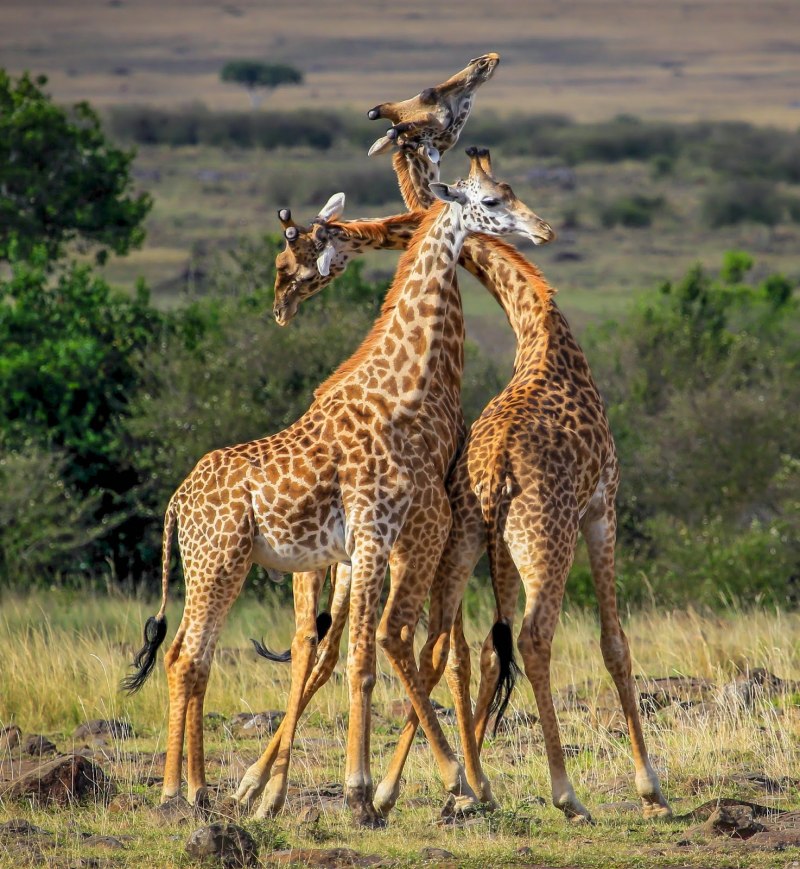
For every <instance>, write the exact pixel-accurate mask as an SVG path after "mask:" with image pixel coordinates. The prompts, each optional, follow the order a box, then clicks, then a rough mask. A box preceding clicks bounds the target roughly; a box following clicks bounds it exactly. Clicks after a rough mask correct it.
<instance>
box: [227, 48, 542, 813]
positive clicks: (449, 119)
mask: <svg viewBox="0 0 800 869" xmlns="http://www.w3.org/2000/svg"><path fill="white" fill-rule="evenodd" d="M498 62H499V57H498V55H496V54H487V55H483V56H481V57H479V58H476V59H474V60H472V61H470V63H469V64H468V65H467V67H466V68H465V69H463V70H461V72H459V73H456V75H454V76H452V77H451V78H450V79H448V80H447V81H446V82H444V83H443V84H441V85H438V86H437V87H435V88H428V89H427V90H426V91H424V92H423V94H421V95H420V96H419V97H416V98H414V99H413V100H408V101H406V103H405V104H403V105H405V106H406V109H407V110H409V109H410V108H411V107H413V106H416V105H417V104H424V106H425V116H426V118H428V117H429V116H430V114H431V112H433V113H434V114H435V116H436V118H437V120H436V121H435V123H434V124H433V128H432V129H428V128H427V127H423V126H421V125H419V124H415V125H413V126H415V127H419V129H420V135H419V136H418V137H417V139H416V140H415V141H414V145H413V147H411V146H410V145H409V146H403V147H402V148H399V150H398V154H397V156H396V157H395V163H396V166H397V167H398V170H399V171H400V173H401V177H402V178H404V179H406V183H405V185H404V195H405V196H406V199H407V202H408V204H409V206H410V207H417V208H420V209H422V208H427V207H428V206H430V205H431V203H432V202H434V201H435V199H434V196H433V194H432V193H431V190H430V184H431V183H432V182H438V179H439V171H438V165H437V164H436V163H434V162H432V158H435V159H437V160H438V157H439V153H440V152H441V151H444V150H446V149H447V148H449V147H451V145H452V144H453V143H454V142H455V141H456V140H457V138H458V134H459V133H460V131H461V129H462V128H463V125H464V123H465V122H466V119H467V117H468V116H469V111H470V109H471V107H472V103H473V100H474V94H475V91H476V89H477V88H478V87H480V85H481V84H483V83H484V82H486V81H488V79H489V78H490V77H491V76H492V74H493V73H494V70H495V69H496V67H497V64H498ZM393 106H394V104H386V110H387V112H390V113H394V111H395V109H394V107H393ZM382 108H383V107H380V106H379V107H377V108H376V109H373V110H371V112H370V115H371V116H374V117H377V116H379V115H380V112H381V110H382ZM409 129H410V127H409ZM390 133H391V136H390V137H388V138H387V139H386V141H388V142H391V147H393V148H394V147H396V146H399V145H401V144H402V143H404V142H405V140H406V136H407V135H408V130H405V131H404V130H403V129H401V130H400V133H399V134H398V131H397V130H396V129H395V128H392V130H391V131H390ZM382 150H384V143H383V141H382V140H379V141H378V142H377V143H376V145H374V146H373V148H372V152H377V151H382ZM342 206H343V194H337V195H336V196H333V197H331V199H330V200H329V201H328V203H327V204H326V205H325V206H324V207H323V208H322V209H321V210H320V212H319V214H318V215H317V217H316V218H315V220H314V221H313V222H312V224H311V227H308V228H304V227H301V226H299V225H298V224H296V223H295V222H294V220H293V219H292V215H291V212H290V211H289V210H288V209H281V210H280V211H279V213H278V216H279V218H280V220H281V223H282V225H283V229H284V235H285V238H286V241H287V247H286V250H285V251H284V252H283V253H281V254H280V255H279V256H278V259H277V262H276V267H277V277H276V300H275V309H274V312H275V318H276V320H277V322H278V323H279V324H281V325H282V324H284V323H285V322H288V320H289V319H291V317H292V316H293V315H294V310H288V309H283V308H282V307H281V292H280V287H281V286H282V285H284V284H286V285H291V286H297V287H298V288H301V289H302V298H305V297H307V295H313V294H314V293H315V292H318V291H319V289H321V288H322V286H324V285H325V283H327V282H328V281H329V280H330V279H331V278H332V277H333V276H335V275H336V274H339V273H340V271H341V270H342V269H343V268H344V262H343V261H342V259H341V256H340V254H339V253H337V250H338V249H339V246H338V245H334V244H332V243H329V241H328V239H327V230H326V227H327V226H328V225H329V224H330V223H331V222H332V221H334V220H335V218H336V217H337V216H338V215H339V214H340V213H341V209H342ZM419 217H420V219H421V218H422V212H420V213H419ZM415 230H416V225H415V226H414V227H413V228H411V229H409V230H407V231H406V232H405V233H404V237H405V243H404V244H403V245H402V246H403V247H405V246H407V243H408V241H409V240H410V238H411V237H412V236H413V234H414V232H415ZM548 233H550V229H549V227H546V225H545V224H542V226H541V234H540V237H539V238H538V240H539V241H546V240H548V238H549V236H548ZM351 241H352V243H353V244H354V245H355V246H356V247H358V246H360V245H363V244H365V243H366V242H365V241H363V240H360V239H358V238H355V237H352V239H351ZM352 253H353V250H350V251H348V252H347V254H346V255H345V256H347V257H349V256H351V255H352ZM448 291H449V301H448V307H447V323H446V327H445V329H444V334H445V336H446V337H445V343H444V345H443V348H442V353H441V359H442V364H441V365H440V366H439V367H438V369H437V370H436V373H435V375H434V378H433V381H432V384H431V388H430V389H429V391H428V394H427V396H426V400H425V402H424V403H423V405H422V408H421V410H420V413H419V415H418V419H417V422H418V424H419V426H420V430H421V432H422V436H423V437H424V439H425V442H426V443H427V444H428V445H429V448H430V451H431V457H432V461H433V465H434V467H435V469H436V472H437V473H438V474H439V477H440V479H441V480H442V484H444V479H445V477H446V475H447V472H448V470H449V468H450V466H451V464H452V461H453V458H454V456H455V453H456V451H457V449H458V447H459V446H460V444H461V443H463V439H464V437H465V434H466V429H465V425H464V419H463V414H462V411H461V399H460V392H461V375H462V370H463V362H464V360H463V339H464V320H463V313H462V309H461V297H460V294H459V293H458V288H457V285H456V284H455V281H454V282H453V284H452V285H451V286H450V287H449V288H448ZM298 301H299V300H298ZM390 304H392V302H391V297H387V302H386V305H390ZM295 310H296V303H295ZM383 319H384V318H379V320H378V321H377V322H376V324H375V326H374V327H373V329H372V332H371V333H370V334H371V335H373V336H378V335H379V334H380V332H381V331H382V330H383V328H384V326H385V323H384V322H383ZM367 340H368V341H370V340H375V341H377V340H380V339H379V338H378V337H375V338H368V339H367ZM336 382H337V375H334V377H332V378H330V379H329V380H328V381H327V382H326V383H324V384H322V386H320V387H319V388H318V389H317V390H316V393H315V395H316V397H317V398H318V399H319V398H321V397H322V396H323V395H324V394H325V392H326V391H327V390H328V389H330V388H332V387H334V386H335V384H336ZM427 521H428V519H427V517H426V516H425V515H424V513H423V515H421V516H419V517H418V518H415V516H414V513H413V511H412V513H411V515H410V516H409V518H408V519H407V522H406V526H405V529H407V530H405V531H404V534H405V536H401V539H400V540H398V543H397V545H396V547H395V549H394V550H393V552H392V554H391V556H390V567H391V573H392V578H393V579H392V582H393V583H394V582H395V581H398V582H399V583H400V584H402V581H403V575H404V573H405V572H407V571H408V570H409V569H413V570H414V571H415V572H417V573H419V571H420V566H419V564H418V563H417V562H418V561H419V559H418V558H415V557H411V556H412V555H413V553H414V551H415V549H416V545H415V544H414V543H413V541H415V539H416V537H417V535H418V533H419V532H418V531H417V529H416V523H417V522H419V523H420V524H421V525H422V526H424V525H425V524H426V523H427ZM405 537H407V539H408V540H409V541H411V545H409V544H407V543H406V542H405ZM412 565H413V567H412ZM434 569H435V565H433V566H432V567H431V568H430V570H431V573H430V577H429V578H428V580H427V582H428V584H429V583H430V578H431V577H432V575H433V574H432V571H433V570H434ZM324 577H325V571H324V569H323V570H320V571H317V572H310V573H303V574H300V575H295V577H294V579H293V587H294V589H295V601H296V604H297V601H298V600H304V601H306V603H307V604H309V605H310V604H311V603H312V602H315V601H317V600H318V598H319V593H320V589H321V586H322V582H323V581H324ZM334 577H335V584H334V583H333V579H334ZM331 579H332V591H331V601H332V604H331V611H332V612H335V613H337V615H338V617H337V618H336V619H334V621H333V627H332V628H331V631H330V634H329V635H327V636H323V633H322V631H319V632H318V635H319V639H320V643H319V649H318V656H317V661H316V663H315V665H314V668H313V670H312V671H311V673H310V674H308V671H306V672H307V675H308V678H307V685H306V687H304V686H300V688H301V689H302V698H301V701H300V705H299V712H298V715H299V713H300V712H301V711H302V710H303V709H304V708H305V706H306V705H307V703H308V702H309V700H310V699H311V697H312V696H313V695H314V693H315V692H316V690H317V689H318V688H319V687H320V686H321V685H322V684H324V682H325V681H327V679H328V678H329V677H330V674H331V673H332V671H333V667H334V666H335V662H336V660H337V659H338V649H339V641H340V638H341V635H342V632H343V630H344V620H345V616H346V606H347V600H348V597H347V596H348V591H349V587H350V581H351V575H350V568H349V566H348V565H346V564H339V565H337V566H336V567H335V569H332V571H331ZM325 615H326V614H325V613H321V614H320V618H322V617H323V616H325ZM297 617H298V618H300V617H301V616H300V615H299V614H298V616H297ZM311 617H312V615H311V613H305V614H304V616H303V618H305V619H306V620H307V621H308V620H310V618H311ZM322 624H323V625H325V624H326V623H325V622H322ZM256 648H257V650H258V651H259V653H260V654H263V655H264V656H265V657H268V658H271V659H277V660H284V661H285V660H287V658H289V657H291V654H289V655H287V654H286V653H284V654H281V655H274V654H273V653H270V652H269V651H268V650H267V649H266V648H265V647H264V646H262V645H260V644H257V645H256ZM295 690H299V689H298V688H297V685H296V683H295V681H294V679H293V680H292V692H294V691H295ZM295 724H296V718H295V717H291V718H289V719H284V722H283V723H282V724H281V726H280V728H279V729H278V732H276V733H275V734H274V735H273V737H272V739H271V740H270V742H269V744H268V746H267V748H266V750H265V751H264V753H263V754H262V756H261V757H260V758H259V759H258V760H257V761H256V763H254V764H253V765H252V766H251V767H250V768H249V769H248V770H247V772H246V773H245V775H244V777H243V778H242V781H241V783H240V785H239V787H238V789H237V791H236V793H235V795H234V797H233V799H234V801H235V802H237V803H238V804H240V805H249V804H250V803H252V801H253V800H254V799H256V798H257V797H258V795H259V794H260V793H262V791H263V790H264V788H265V787H266V786H267V783H268V782H269V794H268V795H265V798H264V800H262V803H261V806H260V808H259V813H265V812H268V811H269V812H271V811H274V810H275V809H276V808H278V807H279V805H280V803H281V800H280V798H279V797H277V796H275V795H276V794H279V793H281V782H283V783H284V785H283V788H282V791H283V792H284V793H285V782H286V776H285V770H286V769H288V763H289V752H290V749H291V740H292V736H291V733H290V731H293V728H294V725H295ZM287 734H289V735H288V736H287ZM279 755H280V762H278V758H279ZM276 763H277V766H276ZM273 769H274V770H275V772H274V773H273ZM276 776H277V778H278V782H277V783H276V782H275V781H274V780H275V778H276Z"/></svg>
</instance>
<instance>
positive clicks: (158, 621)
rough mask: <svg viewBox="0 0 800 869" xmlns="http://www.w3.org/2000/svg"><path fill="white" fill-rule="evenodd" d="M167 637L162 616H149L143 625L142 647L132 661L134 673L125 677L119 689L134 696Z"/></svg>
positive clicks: (151, 669)
mask: <svg viewBox="0 0 800 869" xmlns="http://www.w3.org/2000/svg"><path fill="white" fill-rule="evenodd" d="M166 635H167V620H166V618H165V617H164V616H150V618H149V619H148V620H147V621H146V622H145V625H144V645H143V646H142V648H141V649H139V651H138V652H137V653H136V656H135V657H134V659H133V666H134V668H135V672H134V673H131V675H130V676H126V677H125V678H124V679H123V680H122V682H121V684H120V687H121V688H122V690H123V691H127V693H128V694H135V693H136V692H137V691H138V690H139V689H140V688H141V687H142V685H144V683H145V682H146V681H147V677H148V676H149V675H150V674H151V673H152V672H153V667H154V666H155V663H156V653H157V652H158V647H159V646H160V645H161V644H162V643H163V642H164V637H166Z"/></svg>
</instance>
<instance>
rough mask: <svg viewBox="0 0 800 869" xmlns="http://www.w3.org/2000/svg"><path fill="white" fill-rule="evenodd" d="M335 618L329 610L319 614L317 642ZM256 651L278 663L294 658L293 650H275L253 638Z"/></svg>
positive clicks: (320, 640) (321, 638)
mask: <svg viewBox="0 0 800 869" xmlns="http://www.w3.org/2000/svg"><path fill="white" fill-rule="evenodd" d="M332 623H333V619H332V618H331V614H330V613H329V612H321V613H320V614H319V615H318V616H317V642H318V643H321V642H322V640H323V639H324V637H325V634H327V633H328V631H329V630H330V627H331V624H332ZM250 642H251V643H252V644H253V649H255V653H256V654H257V655H259V656H260V657H262V658H266V659H267V660H268V661H275V662H276V663H278V664H288V663H289V661H291V660H292V650H291V649H286V651H285V652H273V651H271V650H270V649H268V648H267V647H266V646H265V645H264V641H263V640H261V641H260V642H259V641H258V640H254V639H252V638H251V640H250Z"/></svg>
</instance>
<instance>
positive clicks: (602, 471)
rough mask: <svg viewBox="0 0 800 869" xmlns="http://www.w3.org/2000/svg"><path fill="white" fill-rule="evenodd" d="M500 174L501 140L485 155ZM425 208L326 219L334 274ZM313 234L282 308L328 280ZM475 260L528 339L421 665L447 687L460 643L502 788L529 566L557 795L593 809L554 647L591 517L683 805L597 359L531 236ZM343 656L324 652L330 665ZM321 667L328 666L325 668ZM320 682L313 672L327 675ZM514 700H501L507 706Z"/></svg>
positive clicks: (627, 689) (483, 456)
mask: <svg viewBox="0 0 800 869" xmlns="http://www.w3.org/2000/svg"><path fill="white" fill-rule="evenodd" d="M480 162H481V165H482V169H483V172H484V173H485V174H487V176H490V175H491V166H490V163H489V156H488V153H484V154H482V155H481V156H480ZM419 219H420V218H419V215H418V214H415V213H411V214H408V215H398V216H396V217H392V218H388V219H386V220H384V221H355V222H340V223H335V222H331V223H327V224H324V225H321V224H319V223H317V224H315V225H313V226H312V227H311V228H309V229H307V230H305V232H304V236H305V237H306V238H307V240H308V243H310V244H311V245H312V247H313V240H314V239H316V243H317V244H318V245H320V246H322V245H327V246H331V247H333V249H334V250H333V251H332V252H331V254H330V257H331V261H332V262H333V263H334V265H333V268H332V272H331V274H330V275H329V276H328V277H326V278H324V279H323V280H322V283H326V282H328V281H329V280H330V279H332V277H333V276H335V274H337V273H339V272H340V271H341V270H343V269H344V267H345V265H346V263H347V261H348V259H349V258H350V257H351V256H353V255H356V254H358V253H359V252H360V251H361V250H362V249H363V247H364V246H369V247H371V248H374V249H381V248H386V249H389V248H399V247H402V246H404V244H405V243H406V237H407V235H408V233H409V232H410V231H411V230H412V228H413V227H414V226H415V225H417V223H418V221H419ZM303 252H304V248H303V246H302V245H300V246H294V245H291V244H290V245H288V246H287V252H286V255H285V257H284V261H283V263H282V266H283V269H282V271H279V273H278V277H277V279H276V315H280V316H282V317H283V319H284V321H286V320H287V319H290V318H291V316H293V315H294V314H295V313H296V311H297V308H298V305H299V304H300V302H301V301H302V300H304V299H305V298H309V297H310V296H311V295H313V294H314V293H315V292H318V291H319V289H320V288H321V287H320V286H319V285H317V286H315V287H313V288H311V287H310V286H309V285H308V284H306V283H303V282H299V281H295V280H292V278H291V275H293V274H295V273H297V271H298V270H302V268H303V267H304V265H303V262H302V258H303ZM460 263H461V265H463V266H465V267H466V268H467V269H468V270H469V271H470V272H471V273H472V274H474V275H475V276H476V277H477V278H478V279H479V280H480V281H481V282H482V283H483V284H484V286H486V287H487V289H488V290H489V291H490V292H491V293H492V295H493V296H494V297H495V299H496V300H497V301H498V303H499V304H500V305H501V307H502V308H503V309H504V311H505V312H506V315H507V317H508V319H509V322H510V324H511V326H512V329H513V330H514V333H515V335H516V338H517V354H516V358H515V365H514V377H513V378H512V381H511V383H510V384H509V385H508V386H507V387H506V389H505V390H504V391H503V392H502V393H501V394H500V395H499V396H498V397H497V398H496V399H494V400H493V401H492V402H491V403H490V404H489V406H488V407H487V408H486V410H485V411H484V412H483V414H482V415H481V417H480V418H479V420H478V421H477V422H476V423H475V425H474V426H473V429H472V431H471V432H470V435H469V438H468V441H467V444H466V446H465V448H464V450H463V452H462V453H461V455H460V457H459V459H458V461H457V463H456V465H455V467H454V469H453V472H452V473H451V476H450V479H449V481H448V495H449V498H450V502H451V509H452V511H453V528H452V530H451V533H450V536H449V538H448V543H447V546H446V548H445V551H444V554H443V557H442V560H441V562H440V565H439V568H438V570H437V575H436V579H435V581H434V585H433V589H432V603H431V614H430V626H429V639H428V641H427V643H426V644H425V647H424V649H423V651H422V653H421V656H420V664H421V674H422V676H423V678H425V679H427V680H429V681H428V684H429V685H430V687H431V688H432V687H433V684H435V682H436V681H438V679H439V678H440V677H441V675H442V671H443V670H444V667H445V662H446V660H447V658H448V651H449V649H450V633H451V630H452V637H453V642H452V652H451V653H450V666H449V668H448V670H447V676H448V682H449V684H450V688H451V691H452V693H453V695H454V698H455V700H456V711H457V713H458V719H459V727H460V731H461V737H462V742H463V744H464V747H465V753H466V773H467V777H468V780H469V782H470V784H471V785H472V786H473V788H475V790H476V792H477V793H478V794H480V795H481V797H482V798H483V799H486V800H491V792H490V791H489V789H488V783H487V782H486V780H485V777H484V776H483V774H482V772H481V767H480V762H479V752H480V746H481V743H482V741H483V737H484V735H485V732H486V726H487V722H488V718H489V715H490V711H495V710H496V711H498V713H499V714H502V710H503V708H504V704H505V702H507V699H508V692H509V691H510V688H511V686H512V684H513V683H512V677H513V674H514V670H513V657H512V654H511V652H512V643H511V626H512V624H513V621H514V614H515V608H516V601H517V596H518V591H519V584H520V574H522V578H523V581H524V584H525V590H526V596H527V607H526V613H525V618H524V620H523V629H522V633H521V634H520V637H519V647H520V650H521V652H522V655H523V660H524V663H525V669H526V673H527V675H528V676H529V678H530V679H531V682H532V683H533V685H534V690H535V694H536V699H537V704H538V705H539V710H540V716H541V720H542V726H543V729H544V734H545V742H546V747H547V754H548V762H549V766H550V773H551V781H552V788H553V802H554V804H555V805H556V806H558V807H559V808H560V809H562V810H563V811H564V812H565V814H566V815H567V816H568V817H576V818H587V819H588V818H589V817H590V815H589V813H588V811H587V810H586V809H585V808H584V807H583V805H582V804H581V803H580V802H579V801H578V799H577V797H576V796H575V793H574V789H573V788H572V785H571V784H570V782H569V779H568V777H567V774H566V770H565V767H564V760H563V752H562V750H561V745H560V738H559V734H558V725H557V721H556V718H555V711H554V709H553V705H552V697H551V694H550V685H549V655H550V642H551V639H552V633H553V631H554V629H555V625H556V621H557V617H558V613H559V611H560V606H561V599H562V596H563V588H564V582H565V581H566V576H567V573H568V571H569V567H570V565H571V562H572V558H573V554H574V547H575V539H576V536H577V532H578V530H579V529H580V531H581V532H582V533H583V535H584V537H585V539H586V542H587V545H588V550H589V557H590V562H591V567H592V575H593V579H594V583H595V586H596V590H597V595H598V602H599V610H600V619H601V647H602V651H603V658H604V661H605V663H606V666H607V668H608V669H609V671H610V673H611V674H612V677H613V679H614V681H615V684H616V686H617V690H618V693H619V696H620V701H621V704H622V707H623V710H624V712H625V716H626V720H627V723H628V728H629V732H630V736H631V744H632V748H633V757H634V765H635V783H636V788H637V791H638V793H639V795H640V797H641V800H642V805H643V812H644V814H645V816H648V817H655V816H668V815H669V814H670V809H669V805H668V804H667V802H666V800H665V799H664V797H663V795H662V793H661V790H660V785H659V782H658V777H657V774H656V773H655V771H654V770H653V768H652V765H651V764H650V761H649V759H648V755H647V750H646V747H645V743H644V738H643V735H642V729H641V722H640V719H639V714H638V706H637V701H636V692H635V686H634V683H633V679H632V675H631V663H630V653H629V650H628V645H627V640H626V638H625V635H624V633H623V631H622V628H621V626H620V623H619V617H618V613H617V604H616V590H615V579H614V560H613V558H614V539H615V528H616V519H615V510H614V494H615V492H616V487H617V481H618V468H617V462H616V454H615V450H614V445H613V439H612V437H611V433H610V430H609V426H608V421H607V418H606V415H605V411H604V408H603V404H602V400H601V399H600V396H599V394H598V392H597V389H596V387H595V385H594V383H593V381H592V377H591V373H590V371H589V367H588V364H587V362H586V359H585V357H584V355H583V352H582V351H581V349H580V347H579V345H578V344H577V342H576V341H575V339H574V337H573V335H572V332H571V330H570V328H569V325H568V323H567V321H566V320H565V319H564V317H563V316H562V314H561V313H560V311H559V310H558V308H557V306H556V305H555V303H554V302H553V301H552V298H551V296H552V291H551V289H550V287H549V286H548V284H547V282H546V281H545V280H544V278H543V277H542V275H541V273H540V272H539V271H538V270H537V269H536V268H535V267H534V266H532V265H531V264H530V263H528V262H527V261H526V260H525V259H524V258H523V257H522V256H520V254H519V253H517V251H516V250H514V249H513V248H511V247H510V246H509V245H506V244H505V243H503V242H502V241H500V240H498V239H494V238H489V237H486V236H471V237H470V238H468V239H467V241H466V243H465V245H464V248H463V250H462V255H461V258H460ZM487 541H488V544H489V550H490V554H491V566H492V580H493V585H494V590H495V596H496V601H497V618H496V624H495V626H494V628H493V630H492V632H491V633H490V635H489V636H488V637H487V640H486V642H485V643H484V646H483V650H482V655H481V674H482V678H481V687H480V691H479V697H478V703H477V707H476V712H475V719H476V723H475V724H473V713H472V708H471V705H470V699H469V682H470V667H471V664H470V658H469V649H468V647H467V644H466V641H465V639H464V635H463V629H462V624H461V613H460V601H461V598H462V596H463V591H464V588H465V585H466V582H467V580H468V578H469V576H470V574H471V572H472V570H473V568H474V566H475V563H476V562H477V560H478V558H479V557H480V555H481V554H482V552H483V551H484V550H485V549H486V548H487ZM341 618H342V611H341V608H340V607H339V608H338V609H337V611H336V613H334V618H333V623H334V628H333V629H332V639H333V640H334V641H335V642H336V643H337V644H338V636H339V635H340V630H341V629H339V630H338V633H337V629H336V625H337V622H338V621H339V620H340V619H341ZM333 663H335V661H333V662H332V661H330V660H326V661H323V662H321V666H320V668H319V669H320V670H322V671H323V673H322V676H321V678H322V679H323V680H324V678H327V676H328V675H329V670H330V669H332V666H333ZM315 673H316V668H315ZM312 684H314V680H313V679H312ZM498 707H499V708H498ZM415 730H416V718H415V715H414V712H413V710H412V712H411V715H410V718H409V721H408V723H407V724H406V727H405V728H404V730H403V733H402V734H401V737H400V740H399V743H398V747H397V750H396V753H395V757H394V758H393V761H392V763H391V766H390V771H389V773H388V775H387V776H386V778H385V779H384V780H383V782H382V783H381V785H380V786H379V787H378V789H377V791H376V798H375V803H376V807H377V808H378V810H379V811H381V812H383V813H386V812H388V811H389V809H390V808H391V807H392V806H393V805H394V803H395V801H396V799H397V796H398V794H399V787H400V775H401V772H402V769H403V765H404V762H405V759H406V757H407V753H408V750H409V748H410V746H411V742H412V740H413V736H414V732H415Z"/></svg>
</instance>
